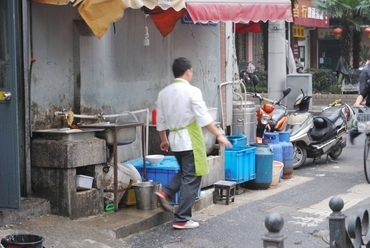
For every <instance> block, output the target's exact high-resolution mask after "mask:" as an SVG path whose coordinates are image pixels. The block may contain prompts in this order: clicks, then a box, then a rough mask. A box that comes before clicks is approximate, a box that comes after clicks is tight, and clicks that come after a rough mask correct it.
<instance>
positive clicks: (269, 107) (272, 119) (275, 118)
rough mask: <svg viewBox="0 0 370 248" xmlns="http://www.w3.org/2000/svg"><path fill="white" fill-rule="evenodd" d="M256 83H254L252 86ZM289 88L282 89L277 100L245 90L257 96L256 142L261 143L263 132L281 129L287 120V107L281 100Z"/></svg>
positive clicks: (248, 93) (250, 94) (247, 93)
mask: <svg viewBox="0 0 370 248" xmlns="http://www.w3.org/2000/svg"><path fill="white" fill-rule="evenodd" d="M255 86H256V83H254V87H255ZM290 91H291V88H286V89H285V90H283V97H282V98H280V99H279V100H278V101H274V100H271V99H268V98H264V97H262V96H261V95H260V94H258V93H256V92H255V93H252V92H246V95H248V96H252V97H254V98H258V99H259V102H260V107H258V108H257V110H256V112H257V115H256V116H257V127H256V143H262V138H263V134H264V133H265V132H274V131H277V132H279V131H283V130H284V128H285V126H286V123H287V121H288V109H287V107H286V106H285V105H284V104H283V103H281V101H282V100H283V99H284V98H285V97H286V96H287V95H288V94H289V93H290Z"/></svg>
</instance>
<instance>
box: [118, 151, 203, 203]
mask: <svg viewBox="0 0 370 248" xmlns="http://www.w3.org/2000/svg"><path fill="white" fill-rule="evenodd" d="M124 163H125V164H132V165H133V166H134V167H135V168H136V169H137V170H138V171H139V173H140V175H141V177H143V176H144V168H143V159H142V158H136V159H132V160H128V161H125V162H124ZM179 170H180V165H179V164H178V163H177V160H176V158H175V156H165V157H164V159H163V160H162V162H161V163H159V164H158V165H151V164H150V163H149V161H146V176H147V178H146V180H147V181H149V180H153V182H157V183H160V184H162V185H167V184H168V183H169V182H170V181H171V180H172V178H173V177H174V176H175V175H176V173H177V172H179ZM199 196H200V188H199V191H198V197H199ZM179 200H180V193H179V192H177V193H176V195H175V199H172V201H171V202H170V203H171V204H173V205H175V204H179Z"/></svg>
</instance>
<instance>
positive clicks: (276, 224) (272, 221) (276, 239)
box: [262, 213, 286, 248]
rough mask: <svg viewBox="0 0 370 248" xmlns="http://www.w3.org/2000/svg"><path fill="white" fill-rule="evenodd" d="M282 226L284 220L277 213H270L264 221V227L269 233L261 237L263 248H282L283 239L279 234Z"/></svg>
mask: <svg viewBox="0 0 370 248" xmlns="http://www.w3.org/2000/svg"><path fill="white" fill-rule="evenodd" d="M283 226H284V219H283V217H282V216H281V215H280V214H278V213H270V214H269V215H267V217H266V219H265V227H266V228H267V230H268V231H269V232H268V233H266V234H265V235H264V236H263V237H262V240H263V247H264V248H275V247H276V248H284V239H286V237H284V235H283V234H280V231H281V229H283Z"/></svg>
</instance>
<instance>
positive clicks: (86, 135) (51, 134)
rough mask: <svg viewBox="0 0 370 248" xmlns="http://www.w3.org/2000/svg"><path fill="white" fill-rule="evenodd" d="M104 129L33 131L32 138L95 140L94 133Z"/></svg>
mask: <svg viewBox="0 0 370 248" xmlns="http://www.w3.org/2000/svg"><path fill="white" fill-rule="evenodd" d="M103 130H104V129H96V128H84V129H71V128H54V129H43V130H34V131H32V132H33V136H34V137H35V138H37V137H38V138H42V139H50V140H86V139H93V138H95V132H97V131H103Z"/></svg>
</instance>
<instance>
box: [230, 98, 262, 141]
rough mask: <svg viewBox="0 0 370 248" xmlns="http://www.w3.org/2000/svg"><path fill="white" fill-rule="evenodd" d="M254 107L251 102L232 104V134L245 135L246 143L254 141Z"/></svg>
mask: <svg viewBox="0 0 370 248" xmlns="http://www.w3.org/2000/svg"><path fill="white" fill-rule="evenodd" d="M256 122H257V120H256V105H255V103H254V102H251V101H243V102H236V101H234V102H233V122H232V134H233V135H234V134H239V133H242V134H245V135H246V136H247V141H248V143H249V142H251V143H253V142H254V141H255V139H256Z"/></svg>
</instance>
